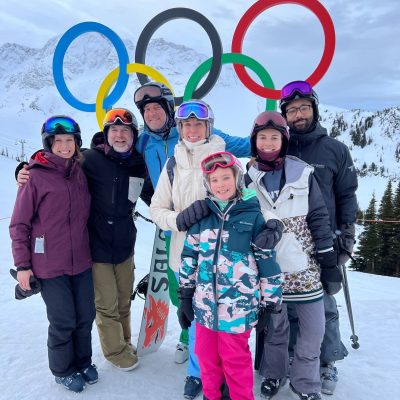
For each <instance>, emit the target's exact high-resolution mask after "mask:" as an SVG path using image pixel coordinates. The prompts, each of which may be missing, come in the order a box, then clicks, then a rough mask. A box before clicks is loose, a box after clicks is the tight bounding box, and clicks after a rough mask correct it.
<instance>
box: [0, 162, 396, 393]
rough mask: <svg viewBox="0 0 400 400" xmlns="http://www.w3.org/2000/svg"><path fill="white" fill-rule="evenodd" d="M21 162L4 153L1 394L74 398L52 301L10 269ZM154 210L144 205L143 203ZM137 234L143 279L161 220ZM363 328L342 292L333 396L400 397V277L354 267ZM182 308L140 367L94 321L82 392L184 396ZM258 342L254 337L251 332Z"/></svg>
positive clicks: (137, 305)
mask: <svg viewBox="0 0 400 400" xmlns="http://www.w3.org/2000/svg"><path fill="white" fill-rule="evenodd" d="M14 168H15V162H12V161H11V160H8V159H4V158H3V157H0V187H1V196H0V243H1V244H0V265H1V266H2V268H1V269H0V305H1V310H2V312H3V317H2V318H1V322H0V370H1V371H2V377H1V379H0V399H2V400H3V399H4V400H6V399H7V400H9V399H18V400H31V399H32V400H33V399H35V400H36V399H49V400H53V399H60V400H63V399H72V398H74V399H75V398H76V397H75V396H76V395H74V394H72V393H70V392H67V391H66V390H65V389H63V388H61V387H60V386H59V385H56V384H55V383H54V378H53V377H52V375H51V374H50V372H49V370H48V367H47V349H46V337H47V320H46V316H45V308H44V303H43V302H42V300H41V298H40V296H34V297H32V298H29V299H27V300H24V301H17V300H15V299H14V284H15V282H14V281H13V279H12V278H11V276H10V275H9V273H8V270H9V268H10V267H12V265H13V262H12V256H11V250H10V239H9V236H8V225H9V222H10V220H9V218H7V217H9V216H10V215H11V213H12V207H13V203H14V199H15V193H16V186H15V182H14V180H13V179H14V178H13V170H14ZM140 211H141V212H143V214H147V213H146V210H145V209H144V207H143V208H142V207H140ZM137 226H138V240H137V247H136V249H137V255H136V265H137V270H136V274H137V279H139V278H141V277H143V276H144V275H145V274H146V273H147V270H148V267H149V265H148V264H149V253H150V251H151V243H152V240H153V239H152V236H153V232H154V228H153V227H152V226H151V224H149V223H147V222H145V221H143V220H139V221H138V222H137ZM348 275H349V281H350V288H351V295H352V301H353V311H354V317H355V325H356V333H357V334H358V336H359V338H360V348H359V349H358V350H354V349H352V348H351V346H350V340H349V339H348V338H349V337H350V335H351V331H350V326H349V322H348V317H347V311H346V306H345V301H344V298H343V295H342V294H339V295H338V296H337V300H338V305H339V310H340V312H341V331H342V337H343V341H344V343H345V344H346V346H347V347H348V349H349V352H350V354H349V356H348V357H347V359H346V360H345V361H343V362H341V363H340V364H338V367H339V374H340V382H339V384H338V387H337V390H336V392H335V395H334V396H324V398H325V399H332V400H370V399H371V400H372V399H378V398H382V399H385V400H395V399H399V398H400V394H399V393H400V383H399V379H400V352H399V350H398V342H399V340H400V336H399V332H400V318H399V315H400V301H399V300H400V279H395V278H388V277H381V276H373V275H369V274H361V273H357V272H349V274H348ZM142 309H143V301H142V300H140V299H137V300H135V302H134V303H133V305H132V329H133V335H134V338H133V342H135V341H136V340H137V334H138V328H139V325H140V324H139V321H140V318H141V313H142ZM174 311H175V310H172V311H171V313H170V320H169V325H168V332H167V337H166V339H165V342H164V344H163V346H162V347H161V348H160V349H159V351H158V352H157V353H154V354H151V355H148V356H145V357H143V358H142V359H141V365H140V366H139V367H138V368H137V369H136V370H134V371H131V372H121V371H118V370H116V369H115V368H114V367H112V366H111V365H110V364H108V363H107V362H106V361H105V359H104V358H103V356H102V353H101V349H100V347H99V341H98V336H97V331H96V328H95V327H94V328H93V362H94V363H95V364H96V365H97V366H98V369H99V374H100V379H99V382H98V383H97V384H95V385H93V386H89V387H87V389H86V390H85V391H84V392H83V393H82V394H80V395H79V396H80V397H82V398H87V399H96V400H119V399H128V398H133V399H135V398H140V399H143V400H146V399H149V400H153V399H157V400H158V399H183V396H182V393H183V384H184V378H185V376H186V365H177V364H174V362H173V354H174V350H175V344H176V342H177V337H178V332H179V324H178V321H177V318H176V315H175V312H174ZM251 342H252V344H251V348H254V338H253V337H252V338H251ZM260 382H261V380H260V378H259V377H258V376H257V375H256V376H255V386H254V387H255V390H254V393H255V396H256V398H257V399H260V396H259V386H260ZM275 398H276V400H283V399H288V400H290V399H292V400H295V399H296V396H295V395H294V394H293V393H291V391H290V390H289V388H288V386H286V387H284V388H283V389H282V391H281V392H280V393H279V395H277V396H276V397H275Z"/></svg>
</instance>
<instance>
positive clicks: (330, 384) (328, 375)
mask: <svg viewBox="0 0 400 400" xmlns="http://www.w3.org/2000/svg"><path fill="white" fill-rule="evenodd" d="M320 371H321V385H322V388H321V392H322V393H324V394H333V392H334V391H335V388H336V384H337V381H338V371H337V368H336V367H335V363H334V362H330V363H327V364H321V370H320Z"/></svg>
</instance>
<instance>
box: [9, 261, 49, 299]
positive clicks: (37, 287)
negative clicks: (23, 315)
mask: <svg viewBox="0 0 400 400" xmlns="http://www.w3.org/2000/svg"><path fill="white" fill-rule="evenodd" d="M10 274H11V276H12V277H13V278H14V279H15V280H17V271H16V270H15V269H10ZM29 284H30V286H31V290H23V289H22V288H21V286H19V284H17V285H16V286H15V298H16V299H17V300H23V299H26V298H27V297H30V296H32V295H34V294H37V293H39V292H40V291H41V289H42V285H41V284H40V281H39V280H38V279H37V278H36V277H35V276H34V275H32V276H30V278H29Z"/></svg>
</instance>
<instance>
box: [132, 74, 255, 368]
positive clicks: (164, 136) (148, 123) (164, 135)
mask: <svg viewBox="0 0 400 400" xmlns="http://www.w3.org/2000/svg"><path fill="white" fill-rule="evenodd" d="M134 101H135V104H136V106H137V108H138V109H139V111H140V113H141V115H142V117H143V120H144V128H143V131H142V132H141V134H140V135H139V137H138V141H137V143H136V149H137V150H138V152H139V153H141V154H142V155H143V158H144V159H145V162H146V166H147V169H148V172H149V176H150V179H151V182H152V184H153V187H154V188H156V186H157V183H158V179H159V177H160V175H161V171H162V169H163V167H164V165H165V163H166V162H167V159H168V158H170V157H171V156H173V155H174V148H175V145H176V144H177V143H178V140H179V134H178V131H177V129H176V126H175V118H174V114H175V113H174V108H175V101H174V96H173V94H172V92H171V90H170V89H169V88H168V87H167V86H166V85H164V84H163V83H159V82H149V83H146V84H144V85H143V86H141V87H139V88H138V89H137V90H136V91H135V95H134ZM212 133H213V134H215V135H218V136H220V137H221V138H222V139H223V140H224V141H225V143H226V148H225V150H226V151H227V152H230V153H232V154H233V155H235V156H236V157H250V141H249V138H248V137H243V138H241V137H235V136H230V135H228V134H226V133H224V132H222V131H220V130H218V129H215V128H213V131H212ZM199 217H200V218H201V217H203V215H201V216H199ZM166 236H167V237H166V239H167V251H168V250H169V237H168V234H167V235H166ZM168 278H169V293H170V298H171V302H172V304H174V305H175V306H176V307H177V306H178V304H179V299H178V295H177V290H178V282H177V280H176V277H175V274H174V272H173V271H172V270H171V269H170V268H168ZM188 357H189V352H188V333H187V330H183V331H182V332H181V335H180V339H179V343H178V345H177V349H176V353H175V362H176V363H183V362H185V361H186V360H187V359H188Z"/></svg>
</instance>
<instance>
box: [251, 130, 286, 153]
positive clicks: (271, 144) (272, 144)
mask: <svg viewBox="0 0 400 400" xmlns="http://www.w3.org/2000/svg"><path fill="white" fill-rule="evenodd" d="M256 146H257V150H261V151H264V152H266V153H268V152H272V151H277V150H280V149H281V147H282V133H280V132H279V131H278V130H276V129H273V128H266V129H263V130H262V131H260V132H258V133H257V140H256Z"/></svg>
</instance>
